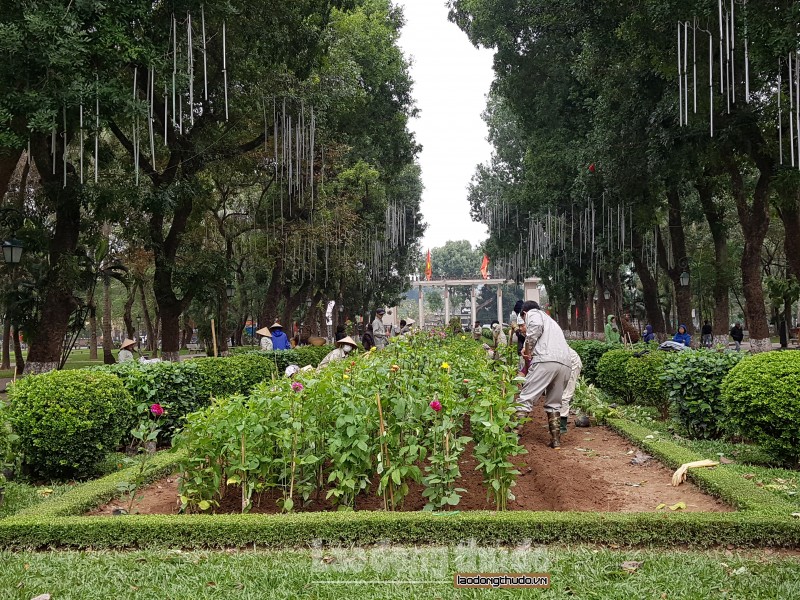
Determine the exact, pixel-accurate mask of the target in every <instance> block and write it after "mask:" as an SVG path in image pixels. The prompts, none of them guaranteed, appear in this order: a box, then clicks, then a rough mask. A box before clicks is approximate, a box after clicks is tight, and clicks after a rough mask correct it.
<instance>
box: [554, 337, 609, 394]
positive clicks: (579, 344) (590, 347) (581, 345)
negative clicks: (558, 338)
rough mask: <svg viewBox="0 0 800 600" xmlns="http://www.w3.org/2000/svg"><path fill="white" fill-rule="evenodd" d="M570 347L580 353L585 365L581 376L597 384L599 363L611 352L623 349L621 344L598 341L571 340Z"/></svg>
mask: <svg viewBox="0 0 800 600" xmlns="http://www.w3.org/2000/svg"><path fill="white" fill-rule="evenodd" d="M567 343H568V344H569V345H570V347H571V348H572V349H573V350H575V352H577V353H578V356H580V357H581V362H582V363H583V369H582V370H581V375H582V376H583V378H584V379H586V381H588V382H589V383H595V384H596V383H597V363H598V361H599V360H600V357H601V356H603V354H605V353H606V352H608V351H609V350H614V349H615V348H621V346H620V345H619V344H606V343H605V342H598V341H597V340H570V341H568V342H567Z"/></svg>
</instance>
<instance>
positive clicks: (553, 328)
mask: <svg viewBox="0 0 800 600" xmlns="http://www.w3.org/2000/svg"><path fill="white" fill-rule="evenodd" d="M522 318H523V319H524V320H525V331H526V334H525V345H524V346H523V349H522V357H523V358H524V359H525V360H526V361H528V360H530V368H529V369H528V374H527V375H526V377H525V383H524V385H523V386H522V390H521V391H520V394H519V400H518V401H517V415H516V416H517V419H523V418H525V417H527V416H528V414H529V413H530V412H531V410H533V405H534V404H535V403H536V402H537V401H538V400H539V398H540V397H541V396H542V394H545V393H546V394H547V399H546V400H545V404H544V411H545V413H547V426H548V429H549V430H550V447H551V448H555V449H557V448H560V447H561V437H560V427H559V417H560V415H561V398H562V397H563V396H564V389H565V388H566V387H567V383H568V382H569V378H570V373H571V369H572V360H571V359H570V356H569V346H567V341H566V339H564V332H563V331H561V328H560V327H559V326H558V324H557V323H556V322H555V321H554V320H553V319H551V318H550V316H549V315H548V314H547V313H545V312H544V311H542V310H540V309H539V304H537V303H536V302H534V301H532V300H529V301H527V302H525V303H524V304H523V305H522Z"/></svg>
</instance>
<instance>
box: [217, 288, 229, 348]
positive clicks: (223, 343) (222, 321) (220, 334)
mask: <svg viewBox="0 0 800 600" xmlns="http://www.w3.org/2000/svg"><path fill="white" fill-rule="evenodd" d="M228 306H229V303H228V296H227V295H226V294H225V292H224V291H223V292H222V294H220V302H219V323H217V348H218V349H219V355H220V356H228Z"/></svg>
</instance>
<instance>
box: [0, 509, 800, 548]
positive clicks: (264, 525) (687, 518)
mask: <svg viewBox="0 0 800 600" xmlns="http://www.w3.org/2000/svg"><path fill="white" fill-rule="evenodd" d="M555 540H557V541H558V542H560V543H566V544H577V543H595V544H620V545H637V546H641V545H654V546H674V545H676V544H679V545H689V546H695V547H708V546H719V545H728V544H733V545H735V546H737V547H746V546H784V547H792V548H796V547H798V546H800V520H797V519H792V518H790V517H777V516H774V515H767V514H761V513H669V514H667V513H633V514H625V513H595V512H527V511H513V512H498V513H493V512H484V511H476V512H464V513H450V514H448V515H441V516H440V515H437V514H435V513H427V512H413V513H386V512H355V513H352V512H332V513H303V514H290V515H217V516H212V515H172V516H171V515H150V516H134V515H129V516H123V517H56V518H46V519H45V518H37V517H12V518H8V519H4V520H0V548H7V549H14V550H19V549H42V548H54V547H55V548H92V549H105V548H113V549H122V548H144V547H148V548H232V547H238V548H242V547H257V546H261V547H268V548H296V547H308V546H310V545H319V544H322V545H333V546H343V545H353V546H363V545H369V544H377V543H384V542H390V543H393V544H407V545H411V544H438V545H456V544H463V543H471V542H473V541H474V542H475V543H477V544H481V545H488V544H519V543H523V542H528V543H534V544H544V543H552V542H553V541H555Z"/></svg>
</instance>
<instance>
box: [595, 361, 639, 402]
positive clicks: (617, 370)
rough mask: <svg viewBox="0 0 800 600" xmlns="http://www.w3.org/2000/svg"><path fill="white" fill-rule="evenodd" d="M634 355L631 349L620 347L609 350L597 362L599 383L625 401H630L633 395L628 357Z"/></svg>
mask: <svg viewBox="0 0 800 600" xmlns="http://www.w3.org/2000/svg"><path fill="white" fill-rule="evenodd" d="M632 356H633V352H632V351H631V350H626V349H624V348H618V349H615V350H609V351H608V352H606V353H605V354H603V356H601V357H600V360H599V361H598V362H597V385H598V386H599V387H600V388H602V389H603V390H604V391H605V392H607V393H609V394H613V395H614V396H617V397H618V398H620V399H621V400H623V401H624V402H630V401H631V399H632V397H633V389H631V385H630V380H629V379H628V359H630V358H631V357H632Z"/></svg>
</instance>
